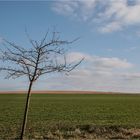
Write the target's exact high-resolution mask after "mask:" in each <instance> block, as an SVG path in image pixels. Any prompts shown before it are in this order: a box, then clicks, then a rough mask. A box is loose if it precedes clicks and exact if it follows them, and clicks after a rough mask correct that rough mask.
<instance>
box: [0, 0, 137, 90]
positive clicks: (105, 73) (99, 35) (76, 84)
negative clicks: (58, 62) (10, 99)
mask: <svg viewBox="0 0 140 140" xmlns="http://www.w3.org/2000/svg"><path fill="white" fill-rule="evenodd" d="M139 15H140V0H106V1H103V0H80V1H76V0H75V1H70V0H65V1H60V0H57V1H44V2H39V1H38V2H37V1H36V2H27V1H24V2H12V1H11V2H10V1H9V2H8V1H7V2H0V19H1V22H0V47H3V45H2V38H6V39H7V40H9V41H14V42H16V43H17V44H20V45H22V46H25V47H29V43H28V40H27V37H26V35H25V27H26V28H27V29H28V32H29V34H30V36H31V37H32V38H33V39H37V40H39V39H41V38H42V36H43V35H44V34H45V32H46V31H47V30H48V28H49V30H50V31H51V30H53V28H54V27H55V28H56V30H57V31H59V32H60V33H61V38H62V39H66V40H67V39H68V40H72V39H74V38H76V37H80V40H78V41H77V42H75V43H74V44H72V45H71V47H72V49H71V50H70V52H69V54H68V57H69V60H70V61H72V60H78V59H80V58H81V57H85V61H84V62H83V63H82V65H81V66H80V67H78V68H77V69H76V70H74V71H73V72H71V73H70V75H69V76H65V74H52V75H47V76H46V77H42V78H41V79H40V81H38V82H37V83H35V86H34V89H35V90H36V89H37V90H47V89H49V90H57V89H58V90H98V91H119V92H140V86H139V83H140V62H139V60H140V55H139V53H140V18H139ZM0 75H1V79H0V90H24V89H26V85H27V82H26V81H27V80H26V78H21V79H16V80H12V79H11V80H5V79H3V77H4V76H3V75H4V73H1V74H0Z"/></svg>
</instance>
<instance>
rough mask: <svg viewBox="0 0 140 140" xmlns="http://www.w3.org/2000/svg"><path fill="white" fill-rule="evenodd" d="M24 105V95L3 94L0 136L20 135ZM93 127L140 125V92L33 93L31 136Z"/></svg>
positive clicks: (27, 131) (30, 113)
mask: <svg viewBox="0 0 140 140" xmlns="http://www.w3.org/2000/svg"><path fill="white" fill-rule="evenodd" d="M24 104H25V95H23V94H22V95H18V94H1V95H0V139H8V138H18V137H19V135H20V130H21V123H22V118H23V111H24ZM89 126H96V127H112V128H116V127H123V128H140V95H132V94H131V95H124V94H123V95H120V94H118V95H117V94H114V95H113V94H112V95H111V94H110V95H101V94H99V95H97V94H95V95H89V94H88V95H86V94H84V95H78V94H73V95H70V94H68V95H66V94H65V95H64V94H59V95H56V94H52V95H51V94H40V95H39V94H33V95H32V97H31V104H30V111H29V117H28V125H27V130H26V136H27V137H28V138H32V137H39V136H40V138H45V136H46V135H47V134H48V132H50V131H56V130H61V131H70V130H74V129H76V128H80V129H81V131H82V130H84V129H86V127H88V128H89ZM57 133H58V131H57ZM59 133H60V132H59Z"/></svg>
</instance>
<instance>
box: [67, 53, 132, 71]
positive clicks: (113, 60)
mask: <svg viewBox="0 0 140 140" xmlns="http://www.w3.org/2000/svg"><path fill="white" fill-rule="evenodd" d="M67 57H68V61H69V62H73V61H77V60H80V59H81V58H85V60H84V61H85V62H86V63H87V62H88V63H90V65H92V66H93V67H97V68H108V69H114V68H117V69H122V68H131V67H132V66H133V65H132V64H131V63H129V62H128V61H127V60H125V59H123V60H122V59H119V58H117V57H110V58H109V57H99V56H93V55H89V54H85V53H80V52H72V53H69V54H68V55H67ZM88 63H87V64H88Z"/></svg>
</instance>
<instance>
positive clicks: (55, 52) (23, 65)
mask: <svg viewBox="0 0 140 140" xmlns="http://www.w3.org/2000/svg"><path fill="white" fill-rule="evenodd" d="M48 33H49V32H47V33H46V34H45V36H44V37H43V39H42V40H41V41H34V40H32V39H31V38H30V37H29V35H28V34H27V32H26V34H27V37H28V40H29V42H30V44H31V47H21V46H19V45H16V44H15V43H12V42H9V41H7V40H4V42H5V44H7V45H8V46H5V49H4V50H2V49H1V51H0V52H1V57H0V60H2V62H3V64H4V66H2V65H1V66H0V71H7V72H8V74H7V76H6V78H18V77H21V76H27V77H28V79H29V85H28V92H27V99H26V105H25V111H24V118H23V124H22V131H21V136H20V139H23V137H24V135H25V129H26V124H27V116H28V110H29V104H30V97H31V90H32V85H33V84H34V82H35V81H36V80H38V78H39V77H40V76H41V75H44V74H49V73H52V72H66V73H69V72H70V71H72V70H73V69H75V68H76V67H77V66H78V65H79V64H80V63H81V62H82V60H83V58H82V59H81V60H78V62H74V63H68V62H67V59H66V52H67V51H68V49H67V48H66V46H65V45H68V44H71V43H73V42H74V41H76V39H75V40H73V41H70V42H69V41H66V40H61V39H60V37H59V34H58V33H57V32H52V35H51V37H50V39H49V37H48ZM62 58H63V59H62ZM60 60H61V61H60Z"/></svg>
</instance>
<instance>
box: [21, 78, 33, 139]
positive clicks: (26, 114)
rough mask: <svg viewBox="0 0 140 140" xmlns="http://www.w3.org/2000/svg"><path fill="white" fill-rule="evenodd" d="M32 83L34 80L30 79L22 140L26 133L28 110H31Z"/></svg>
mask: <svg viewBox="0 0 140 140" xmlns="http://www.w3.org/2000/svg"><path fill="white" fill-rule="evenodd" d="M32 84H33V81H30V84H29V88H28V94H27V99H26V106H25V111H24V118H23V123H22V130H21V135H20V140H23V138H24V135H25V129H26V124H27V116H28V110H29V104H30V96H31V89H32Z"/></svg>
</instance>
